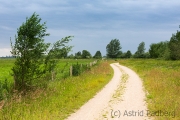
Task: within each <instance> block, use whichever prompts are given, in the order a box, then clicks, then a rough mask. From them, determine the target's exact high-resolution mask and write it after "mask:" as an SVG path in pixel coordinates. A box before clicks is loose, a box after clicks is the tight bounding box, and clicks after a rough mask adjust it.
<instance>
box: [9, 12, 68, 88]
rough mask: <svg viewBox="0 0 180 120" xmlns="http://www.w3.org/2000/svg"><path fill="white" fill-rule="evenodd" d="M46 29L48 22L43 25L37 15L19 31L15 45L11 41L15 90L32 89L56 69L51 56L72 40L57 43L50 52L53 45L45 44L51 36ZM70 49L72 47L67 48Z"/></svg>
mask: <svg viewBox="0 0 180 120" xmlns="http://www.w3.org/2000/svg"><path fill="white" fill-rule="evenodd" d="M46 29H47V27H46V22H44V23H42V24H41V18H39V15H37V14H36V13H33V15H32V16H31V17H30V18H27V19H26V22H25V23H23V24H22V25H21V26H20V27H19V28H18V29H17V36H15V43H14V45H13V43H12V41H11V47H12V51H11V54H12V55H13V56H15V57H16V60H15V63H14V66H13V68H12V72H13V74H12V75H13V76H14V84H15V89H18V90H24V89H27V88H29V87H31V86H32V85H33V83H34V82H37V81H36V80H38V79H39V78H41V77H42V76H43V75H44V74H45V73H46V72H47V71H50V69H52V68H53V67H55V63H54V60H51V56H53V55H56V52H55V49H58V48H59V47H60V46H64V47H65V43H67V42H68V41H69V40H70V37H66V38H64V39H62V40H59V41H57V42H56V43H55V44H54V45H53V48H52V49H51V50H50V51H49V52H48V50H49V47H50V45H51V44H50V43H44V37H46V36H49V35H50V34H49V33H46ZM69 48H71V47H67V49H69ZM45 54H48V55H45ZM45 56H46V58H45V59H44V57H45Z"/></svg>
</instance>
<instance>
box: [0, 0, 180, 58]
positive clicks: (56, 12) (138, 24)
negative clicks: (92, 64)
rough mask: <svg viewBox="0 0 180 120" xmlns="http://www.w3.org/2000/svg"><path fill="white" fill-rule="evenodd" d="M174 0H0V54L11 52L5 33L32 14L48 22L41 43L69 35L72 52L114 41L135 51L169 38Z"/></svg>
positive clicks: (177, 4)
mask: <svg viewBox="0 0 180 120" xmlns="http://www.w3.org/2000/svg"><path fill="white" fill-rule="evenodd" d="M179 8H180V1H179V0H93V1H92V0H78V1H75V0H74V1H73V0H51V1H49V0H26V1H25V0H10V1H9V0H6V1H5V0H0V56H6V55H10V52H9V51H10V50H11V48H10V37H11V38H12V41H14V36H15V34H17V28H19V26H20V25H21V24H22V23H23V22H24V21H25V20H26V17H30V16H31V15H32V14H33V13H34V12H36V13H37V14H39V15H40V17H41V18H42V22H45V21H46V22H47V27H48V28H47V32H48V33H50V36H49V37H46V38H45V42H51V43H54V42H55V41H57V40H59V39H61V38H63V37H65V36H69V35H72V36H74V38H73V40H72V41H71V42H70V43H69V44H70V45H73V46H74V47H73V51H72V53H75V52H78V51H82V50H88V51H90V52H91V54H92V55H94V54H95V52H96V51H97V50H100V51H101V53H102V54H103V55H105V54H106V45H107V44H108V43H109V42H110V41H111V40H112V39H115V38H117V39H119V40H120V44H121V47H122V51H123V52H126V51H127V50H130V51H131V52H132V53H134V52H135V51H136V50H137V47H138V45H139V43H140V42H142V41H144V42H145V44H146V50H148V49H149V45H150V44H151V43H157V42H160V41H165V40H169V39H170V37H171V36H172V33H175V32H176V31H177V30H179V25H180V9H179Z"/></svg>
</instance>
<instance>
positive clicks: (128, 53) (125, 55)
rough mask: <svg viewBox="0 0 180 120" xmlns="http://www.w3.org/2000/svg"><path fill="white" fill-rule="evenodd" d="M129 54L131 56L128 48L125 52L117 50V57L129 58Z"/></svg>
mask: <svg viewBox="0 0 180 120" xmlns="http://www.w3.org/2000/svg"><path fill="white" fill-rule="evenodd" d="M131 56H132V53H131V51H130V50H128V51H127V52H125V53H123V52H119V55H118V58H131Z"/></svg>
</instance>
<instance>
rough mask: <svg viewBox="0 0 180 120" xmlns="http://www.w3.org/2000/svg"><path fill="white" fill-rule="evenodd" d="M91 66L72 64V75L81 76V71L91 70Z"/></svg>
mask: <svg viewBox="0 0 180 120" xmlns="http://www.w3.org/2000/svg"><path fill="white" fill-rule="evenodd" d="M90 69H91V68H90V66H89V65H88V64H78V62H77V64H73V65H72V75H73V76H79V75H80V74H81V73H83V72H84V71H86V70H90Z"/></svg>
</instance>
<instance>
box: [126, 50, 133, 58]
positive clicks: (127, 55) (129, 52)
mask: <svg viewBox="0 0 180 120" xmlns="http://www.w3.org/2000/svg"><path fill="white" fill-rule="evenodd" d="M131 56H132V53H131V51H130V50H128V51H127V52H126V54H125V57H126V58H130V57H131Z"/></svg>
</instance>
